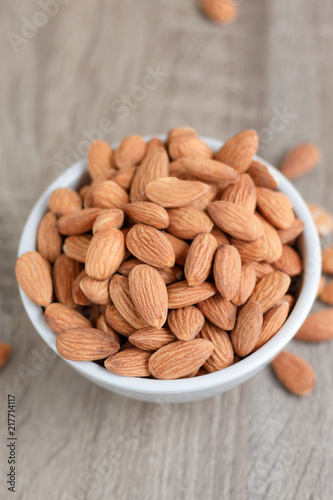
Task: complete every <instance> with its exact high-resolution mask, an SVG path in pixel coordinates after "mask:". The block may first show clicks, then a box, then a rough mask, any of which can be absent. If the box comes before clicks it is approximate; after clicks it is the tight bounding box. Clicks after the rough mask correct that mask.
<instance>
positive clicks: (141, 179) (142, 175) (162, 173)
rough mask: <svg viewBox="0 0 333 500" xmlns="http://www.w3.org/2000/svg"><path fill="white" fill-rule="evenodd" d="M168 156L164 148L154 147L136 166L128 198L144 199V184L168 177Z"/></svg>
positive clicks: (132, 199)
mask: <svg viewBox="0 0 333 500" xmlns="http://www.w3.org/2000/svg"><path fill="white" fill-rule="evenodd" d="M168 175H169V157H168V154H167V152H166V150H165V149H164V148H157V149H154V150H153V151H152V152H151V153H149V154H148V155H147V156H146V157H145V158H144V160H143V161H142V163H141V165H140V166H139V167H138V169H137V171H136V174H135V176H134V178H133V182H132V185H131V190H130V200H131V201H132V202H133V201H146V200H147V197H146V186H147V184H149V183H150V182H152V181H155V180H156V179H160V178H161V177H168Z"/></svg>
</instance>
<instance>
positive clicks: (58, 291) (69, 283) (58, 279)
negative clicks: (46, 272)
mask: <svg viewBox="0 0 333 500" xmlns="http://www.w3.org/2000/svg"><path fill="white" fill-rule="evenodd" d="M79 274H80V264H79V263H78V262H77V261H75V260H73V259H71V258H69V257H67V255H66V254H64V253H63V254H61V255H59V257H58V258H57V260H56V261H55V263H54V266H53V270H52V279H53V287H54V293H55V296H56V298H57V300H58V302H60V303H61V304H63V305H65V306H69V307H75V305H76V304H75V302H74V299H73V285H74V281H75V280H76V278H77V276H78V275H79Z"/></svg>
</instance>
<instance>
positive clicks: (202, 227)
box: [167, 207, 213, 240]
mask: <svg viewBox="0 0 333 500" xmlns="http://www.w3.org/2000/svg"><path fill="white" fill-rule="evenodd" d="M168 214H169V226H168V228H167V231H168V232H169V233H171V234H172V235H173V236H176V237H177V238H182V239H184V240H194V238H195V237H196V236H198V234H200V233H209V232H210V231H211V230H212V228H213V221H212V220H211V219H210V218H209V217H208V215H207V214H206V213H205V212H203V211H202V210H198V209H197V208H194V207H181V208H170V209H168Z"/></svg>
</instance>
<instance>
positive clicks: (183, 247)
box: [163, 233, 190, 266]
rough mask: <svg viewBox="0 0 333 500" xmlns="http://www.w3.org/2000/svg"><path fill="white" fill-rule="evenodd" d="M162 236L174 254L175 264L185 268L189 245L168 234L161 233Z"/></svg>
mask: <svg viewBox="0 0 333 500" xmlns="http://www.w3.org/2000/svg"><path fill="white" fill-rule="evenodd" d="M163 234H164V236H165V237H166V238H167V239H168V240H169V242H170V243H171V246H172V248H173V251H174V252H175V262H176V264H179V265H180V266H185V261H186V257H187V253H188V251H189V248H190V245H189V244H188V243H187V242H186V241H184V240H181V239H179V238H177V237H176V236H173V235H172V234H169V233H163Z"/></svg>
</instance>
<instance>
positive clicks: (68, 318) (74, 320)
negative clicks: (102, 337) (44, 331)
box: [44, 302, 92, 333]
mask: <svg viewBox="0 0 333 500" xmlns="http://www.w3.org/2000/svg"><path fill="white" fill-rule="evenodd" d="M44 319H45V322H46V324H47V325H48V326H49V327H50V328H51V330H53V331H54V332H55V333H60V332H63V331H64V330H69V329H71V328H90V327H92V324H91V322H90V321H89V319H88V318H85V317H84V316H83V315H82V314H80V313H79V312H78V311H75V310H74V309H71V308H70V307H67V306H64V305H63V304H58V303H57V302H53V303H52V304H49V305H48V306H47V308H46V309H45V312H44Z"/></svg>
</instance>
